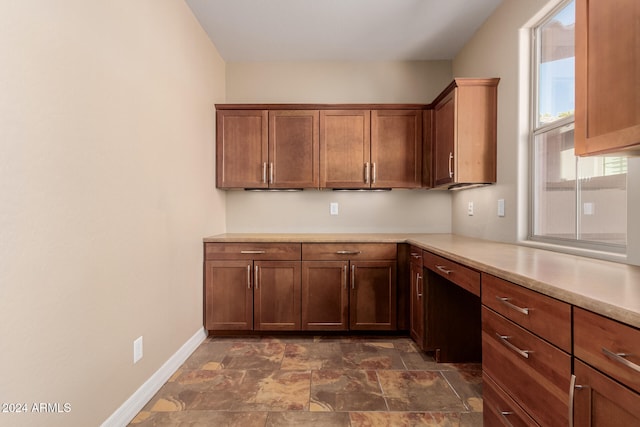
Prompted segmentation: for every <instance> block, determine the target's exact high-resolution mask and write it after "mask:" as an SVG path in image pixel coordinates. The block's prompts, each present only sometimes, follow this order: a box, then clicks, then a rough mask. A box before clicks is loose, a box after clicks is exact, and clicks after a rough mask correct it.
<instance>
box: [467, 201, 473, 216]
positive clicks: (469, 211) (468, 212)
mask: <svg viewBox="0 0 640 427" xmlns="http://www.w3.org/2000/svg"><path fill="white" fill-rule="evenodd" d="M467 215H469V216H472V215H473V202H469V205H468V206H467Z"/></svg>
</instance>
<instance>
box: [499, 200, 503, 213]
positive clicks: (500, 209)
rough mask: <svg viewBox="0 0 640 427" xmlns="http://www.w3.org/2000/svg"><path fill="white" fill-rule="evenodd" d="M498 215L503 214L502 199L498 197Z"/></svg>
mask: <svg viewBox="0 0 640 427" xmlns="http://www.w3.org/2000/svg"><path fill="white" fill-rule="evenodd" d="M498 216H504V199H498Z"/></svg>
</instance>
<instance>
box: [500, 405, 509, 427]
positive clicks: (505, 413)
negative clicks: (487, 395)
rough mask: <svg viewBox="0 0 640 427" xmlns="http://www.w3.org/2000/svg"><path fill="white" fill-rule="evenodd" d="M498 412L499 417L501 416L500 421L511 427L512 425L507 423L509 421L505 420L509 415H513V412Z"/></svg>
mask: <svg viewBox="0 0 640 427" xmlns="http://www.w3.org/2000/svg"><path fill="white" fill-rule="evenodd" d="M498 411H499V412H500V416H502V419H503V420H504V422H505V423H506V424H507V425H508V426H509V427H513V424H511V423H510V422H509V419H508V418H507V417H508V416H509V415H513V411H501V410H500V409H498Z"/></svg>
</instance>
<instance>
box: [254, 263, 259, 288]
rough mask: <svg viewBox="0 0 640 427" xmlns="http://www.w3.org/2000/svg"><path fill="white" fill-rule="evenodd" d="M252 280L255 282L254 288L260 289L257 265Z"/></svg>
mask: <svg viewBox="0 0 640 427" xmlns="http://www.w3.org/2000/svg"><path fill="white" fill-rule="evenodd" d="M253 282H254V283H255V285H254V286H255V287H256V289H260V274H259V267H258V266H257V265H256V267H255V270H254V277H253Z"/></svg>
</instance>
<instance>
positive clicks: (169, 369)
mask: <svg viewBox="0 0 640 427" xmlns="http://www.w3.org/2000/svg"><path fill="white" fill-rule="evenodd" d="M206 337H207V331H205V329H204V328H202V329H199V330H198V331H197V332H196V333H195V334H194V335H193V336H192V337H191V338H189V339H188V340H187V342H186V343H184V344H183V345H182V347H180V348H179V349H178V351H176V352H175V353H174V355H173V356H171V357H170V358H169V360H167V361H166V362H165V363H164V364H163V365H162V366H161V367H160V369H158V370H157V371H156V372H155V373H154V374H153V375H152V376H151V378H149V379H148V380H147V381H145V383H144V384H142V385H141V386H140V388H139V389H138V390H136V392H135V393H133V394H132V395H131V397H129V398H128V399H127V400H126V401H125V402H124V403H123V404H122V406H120V407H119V408H118V409H117V410H116V411H115V412H114V413H113V414H111V416H110V417H109V418H107V419H106V420H105V422H103V423H102V427H122V426H126V425H127V424H129V422H130V421H131V420H132V419H133V418H134V417H135V416H136V415H137V414H138V412H140V410H141V409H142V408H144V405H146V404H147V402H149V400H151V398H152V397H153V396H154V395H155V394H156V393H157V392H158V390H160V388H161V387H162V386H163V385H164V384H165V383H166V382H167V381H168V380H169V378H171V376H172V375H173V374H174V373H175V372H176V371H177V370H178V368H180V366H182V364H183V363H184V362H185V360H187V358H188V357H189V356H191V353H193V352H194V351H195V350H196V348H198V346H199V345H200V344H201V343H202V341H204V339H205V338H206Z"/></svg>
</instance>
